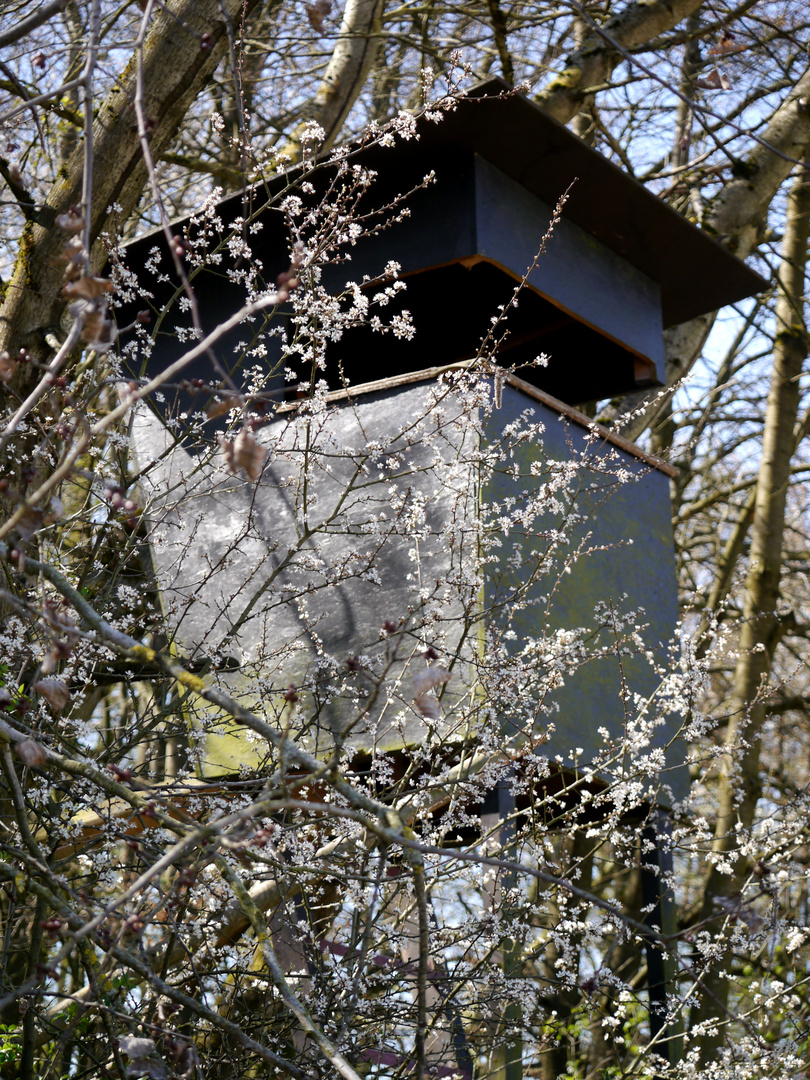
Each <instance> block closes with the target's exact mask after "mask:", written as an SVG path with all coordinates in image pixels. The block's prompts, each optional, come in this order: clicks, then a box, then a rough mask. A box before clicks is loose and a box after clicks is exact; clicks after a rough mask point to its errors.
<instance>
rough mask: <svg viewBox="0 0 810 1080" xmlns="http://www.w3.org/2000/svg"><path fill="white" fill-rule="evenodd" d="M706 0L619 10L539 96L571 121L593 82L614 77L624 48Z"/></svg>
mask: <svg viewBox="0 0 810 1080" xmlns="http://www.w3.org/2000/svg"><path fill="white" fill-rule="evenodd" d="M702 3H703V0H651V2H650V0H637V2H636V3H634V4H630V5H628V6H627V7H625V8H624V9H623V10H621V11H620V12H618V13H617V14H616V15H614V16H613V17H612V18H610V19H608V21H607V22H606V23H605V24H604V26H603V27H602V28H601V33H597V32H596V31H594V32H593V33H591V34H589V35H588V36H587V37H586V38H585V40H584V41H583V42H582V44H581V45H579V47H578V48H577V49H576V50H575V51H574V52H573V53H571V55H570V56H568V57H567V58H566V65H565V70H564V71H563V72H562V74H561V75H558V76H557V77H556V78H555V79H553V80H552V81H551V82H550V83H549V85H548V86H546V87H545V89H543V90H541V91H540V93H539V94H537V95H536V96H535V101H536V102H537V104H538V105H539V106H540V107H541V108H543V109H545V111H546V112H547V113H549V114H550V115H551V116H553V117H554V119H555V120H559V122H560V123H561V124H567V123H568V122H569V120H571V119H572V118H573V117H574V116H575V115H576V114H577V113H578V112H579V111H580V109H581V108H582V103H583V101H584V100H585V99H586V98H587V96H588V90H589V88H590V87H592V86H599V85H601V84H603V83H606V82H608V81H609V80H610V75H611V72H612V71H613V68H614V67H615V66H616V65H617V64H618V63H619V62H620V61H621V60H622V59H623V50H626V49H632V48H633V47H634V46H635V45H642V44H643V43H644V42H645V41H650V40H652V39H653V38H655V37H657V36H658V35H659V34H664V33H666V32H667V31H668V30H672V28H673V27H675V26H677V25H678V23H679V22H680V21H681V19H685V18H686V17H687V16H689V15H691V14H692V12H693V11H697V9H698V8H699V7H700V6H701V4H702Z"/></svg>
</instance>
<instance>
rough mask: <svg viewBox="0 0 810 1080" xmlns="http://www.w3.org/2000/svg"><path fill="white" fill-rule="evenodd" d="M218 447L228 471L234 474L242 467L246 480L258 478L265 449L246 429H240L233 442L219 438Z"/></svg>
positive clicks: (265, 454)
mask: <svg viewBox="0 0 810 1080" xmlns="http://www.w3.org/2000/svg"><path fill="white" fill-rule="evenodd" d="M220 447H221V449H222V456H223V457H224V458H225V465H226V468H227V469H228V471H229V472H231V473H234V474H235V473H237V472H238V471H239V469H244V472H245V475H246V476H247V478H248V480H250V481H252V482H255V481H256V480H258V479H259V477H260V476H261V474H262V467H263V466H264V462H265V459H266V458H267V450H265V448H264V447H263V446H262V445H261V444H260V443H258V442H256V440H255V439H254V438H253V436H252V435H251V434H250V433H249V432H248V431H245V430H244V429H243V430H242V431H240V432H239V434H238V435H237V436H236V438H235V439H234V440H233V442H231V441H230V440H228V439H221V440H220Z"/></svg>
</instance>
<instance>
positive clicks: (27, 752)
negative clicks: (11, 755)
mask: <svg viewBox="0 0 810 1080" xmlns="http://www.w3.org/2000/svg"><path fill="white" fill-rule="evenodd" d="M14 752H15V753H16V755H17V757H18V758H19V759H20V761H22V763H23V764H24V765H28V766H29V768H41V767H42V766H43V765H44V764H45V761H46V760H47V759H46V757H45V751H44V750H43V748H42V746H41V745H40V744H39V743H38V742H37V741H36V739H23V740H22V741H21V742H18V743H15V744H14Z"/></svg>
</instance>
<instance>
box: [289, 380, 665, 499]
mask: <svg viewBox="0 0 810 1080" xmlns="http://www.w3.org/2000/svg"><path fill="white" fill-rule="evenodd" d="M473 363H474V361H469V360H463V361H461V362H460V363H457V364H443V365H440V366H438V367H430V368H422V370H421V371H409V372H407V373H406V374H404V375H392V376H390V377H389V378H387V379H375V380H374V381H373V382H367V383H358V384H357V386H349V387H345V388H344V389H342V390H330V391H329V393H328V394H326V401H328V402H329V403H330V404H333V403H338V402H341V401H345V402H347V403H349V404H351V402H352V400H353V399H354V398H358V397H366V396H367V395H368V394H376V393H380V392H383V391H385V390H395V389H396V388H397V387H398V386H408V385H409V384H411V383H419V382H428V381H429V380H430V379H437V378H438V377H439V376H440V375H444V374H445V373H446V372H449V371H469V370H470V369H471V367H472V366H473ZM506 381H507V382H508V383H509V385H510V386H513V387H514V388H515V389H516V390H520V391H521V393H523V394H526V395H527V396H528V397H532V398H534V400H535V401H538V402H540V404H541V405H545V406H546V407H547V408H549V409H553V410H554V412H557V413H559V414H560V415H561V416H564V417H565V418H566V419H567V420H571V421H572V422H573V423H575V424H578V425H579V426H580V427H584V428H587V429H588V431H589V432H591V434H593V435H594V436H596V437H598V438H600V439H602V440H603V441H604V442H608V443H610V444H611V445H613V446H616V447H618V448H619V449H620V450H624V451H625V453H628V454H631V455H632V456H633V457H636V458H638V459H639V460H640V461H643V462H644V463H645V465H649V466H650V467H651V468H653V469H657V470H658V471H659V472H662V473H665V474H666V475H667V476H669V477H670V478H674V477H676V476H677V475H678V470H677V469H675V468H673V466H672V465H670V464H669V463H668V462H666V461H663V460H662V459H661V458H659V457H656V456H655V455H654V454H648V453H647V451H646V450H642V448H641V447H640V446H637V445H636V443H634V442H631V441H630V440H629V439H625V438H624V437H623V436H622V435H619V434H617V433H616V432H614V431H610V429H609V428H606V427H603V426H602V425H601V424H597V423H596V421H595V420H592V419H591V418H590V417H589V416H586V415H585V413H582V412H580V411H579V409H575V408H574V407H573V406H572V405H567V404H566V403H565V402H564V401H560V400H559V398H555V397H552V395H551V394H547V393H546V392H545V390H539V389H538V388H537V387H536V386H532V384H531V383H528V382H526V381H525V379H521V378H519V377H518V376H517V375H512V374H510V373H509V372H507V373H506ZM304 403H305V402H304V401H301V402H298V401H289V402H286V403H285V404H284V405H280V406H279V407H278V409H277V410H276V415H278V414H279V413H281V414H284V413H293V412H296V411H297V410H298V409H299V408H300V407H301V405H302V404H304Z"/></svg>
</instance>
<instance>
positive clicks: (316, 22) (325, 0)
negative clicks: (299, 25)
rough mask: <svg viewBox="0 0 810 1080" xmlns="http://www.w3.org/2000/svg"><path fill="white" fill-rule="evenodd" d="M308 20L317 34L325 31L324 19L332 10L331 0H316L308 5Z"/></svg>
mask: <svg viewBox="0 0 810 1080" xmlns="http://www.w3.org/2000/svg"><path fill="white" fill-rule="evenodd" d="M305 10H306V13H307V21H308V22H309V25H310V26H311V27H312V29H313V30H314V31H315V33H316V34H322V33H323V21H324V19H325V18H326V16H327V15H328V14H329V12H330V11H331V10H332V3H331V0H315V3H314V4H307V6H306V9H305Z"/></svg>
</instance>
